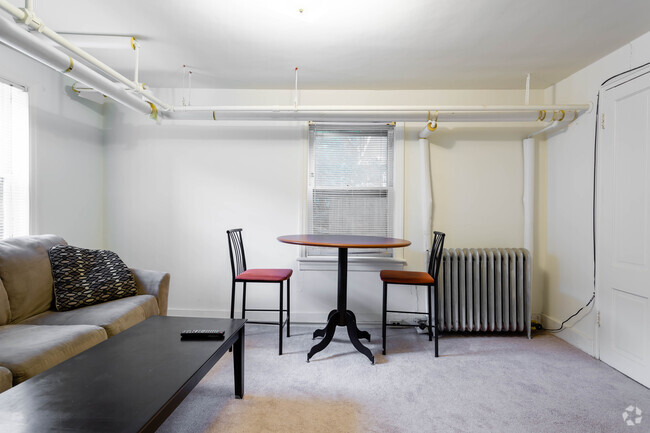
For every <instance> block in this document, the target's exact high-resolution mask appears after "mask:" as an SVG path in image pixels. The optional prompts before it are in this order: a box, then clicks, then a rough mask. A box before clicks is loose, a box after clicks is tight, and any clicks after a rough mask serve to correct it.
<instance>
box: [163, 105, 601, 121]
mask: <svg viewBox="0 0 650 433" xmlns="http://www.w3.org/2000/svg"><path fill="white" fill-rule="evenodd" d="M215 108H217V107H209V108H208V107H205V108H201V107H177V106H175V107H173V110H172V111H169V112H165V113H164V117H165V118H168V119H173V120H312V121H330V122H333V121H334V122H335V121H339V122H345V121H359V122H363V121H374V122H426V121H428V120H429V117H430V113H432V112H437V113H438V119H437V120H438V121H439V122H536V121H545V120H546V118H548V120H551V118H552V117H554V116H555V117H556V118H559V117H560V115H559V114H557V115H556V113H560V112H562V113H567V112H568V113H571V115H570V116H567V115H564V116H563V117H564V118H567V120H564V119H563V120H561V121H559V122H561V123H563V122H566V123H569V122H570V121H571V120H572V119H573V118H574V117H576V116H578V114H579V113H580V112H582V111H584V110H586V109H588V108H589V105H572V106H563V108H561V109H556V108H555V106H548V107H543V109H537V107H535V108H533V109H529V108H528V107H522V108H520V110H521V111H515V109H513V108H512V106H508V107H507V108H508V109H507V110H502V109H501V108H502V107H501V106H494V107H485V109H484V110H482V111H458V110H456V108H457V107H454V108H453V109H451V110H450V109H448V108H447V107H432V108H429V107H420V109H419V110H416V109H415V108H416V107H399V106H398V107H394V106H390V107H356V106H349V107H346V106H330V107H328V106H302V107H298V108H294V107H292V106H284V107H279V106H275V107H273V106H222V107H218V109H215ZM370 108H372V109H370Z"/></svg>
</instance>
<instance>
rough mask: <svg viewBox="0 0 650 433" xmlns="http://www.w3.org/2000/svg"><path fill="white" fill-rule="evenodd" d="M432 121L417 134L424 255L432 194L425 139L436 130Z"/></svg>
mask: <svg viewBox="0 0 650 433" xmlns="http://www.w3.org/2000/svg"><path fill="white" fill-rule="evenodd" d="M436 127H437V124H436V126H435V127H434V126H433V121H432V120H429V121H428V122H427V125H426V126H425V127H424V129H423V130H422V131H420V134H419V140H418V145H419V147H420V185H421V187H420V206H421V210H422V236H421V239H422V242H423V244H422V251H424V252H425V253H426V252H427V251H428V250H429V248H430V247H431V241H432V239H431V234H432V233H431V231H432V226H433V193H432V187H431V154H430V149H429V140H428V139H427V137H429V135H431V133H432V132H433V131H435V130H436Z"/></svg>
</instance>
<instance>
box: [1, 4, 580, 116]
mask: <svg viewBox="0 0 650 433" xmlns="http://www.w3.org/2000/svg"><path fill="white" fill-rule="evenodd" d="M26 6H27V7H26V8H24V9H20V8H17V7H15V6H13V5H12V4H11V3H9V2H8V1H7V0H0V9H4V10H5V11H7V12H9V13H10V14H11V15H13V16H14V17H15V18H16V19H17V20H19V21H21V22H22V23H24V24H25V25H28V26H30V27H31V28H33V29H35V30H37V31H38V32H40V33H43V34H44V35H45V36H47V37H48V38H50V39H51V40H53V41H54V42H56V43H57V44H59V45H61V46H62V47H64V48H66V49H68V50H70V51H71V52H73V53H75V54H77V55H78V56H80V57H81V58H82V59H84V60H85V61H87V62H89V63H90V64H92V65H94V66H96V67H97V68H99V69H100V70H102V71H103V72H104V73H105V74H107V76H109V77H111V78H114V79H116V80H118V81H119V82H120V83H122V84H123V85H126V86H127V87H128V91H127V90H126V89H123V88H122V87H121V86H120V85H118V83H115V82H113V81H110V80H108V79H106V78H105V77H104V76H102V75H100V74H99V73H97V72H95V71H93V70H91V69H89V68H88V67H86V66H84V65H82V64H81V63H80V62H77V63H70V64H71V65H73V68H76V71H74V70H68V69H69V67H65V68H63V67H62V66H61V64H60V63H61V59H62V58H66V59H69V61H70V62H72V59H71V58H69V57H68V56H67V55H65V54H63V53H60V52H59V54H61V55H62V56H63V57H61V56H56V55H55V54H54V53H53V52H52V51H51V50H48V48H47V47H48V45H47V44H46V43H45V42H44V41H42V40H40V39H39V38H37V37H35V36H33V35H30V34H28V33H27V32H26V31H24V29H22V28H20V27H19V26H18V25H17V24H15V23H11V24H10V23H9V22H7V21H6V20H4V19H1V21H2V22H1V23H0V25H1V26H0V33H3V34H0V40H1V41H4V42H5V43H7V44H8V45H9V46H10V47H13V48H15V49H17V50H18V51H21V52H23V53H24V54H26V55H28V56H30V57H32V58H34V59H36V60H38V61H40V62H41V63H44V64H46V65H48V66H50V67H52V68H54V69H56V70H58V71H60V72H63V73H67V74H68V75H70V76H72V77H74V78H76V79H78V80H79V81H81V82H83V83H84V84H86V85H89V86H91V87H93V88H95V89H96V90H97V91H98V92H100V93H102V94H105V95H108V96H110V97H111V98H112V99H115V100H117V101H118V102H121V103H123V104H125V105H127V106H129V107H130V108H133V109H135V110H136V111H143V107H145V104H146V106H148V107H149V109H148V110H147V111H148V114H151V115H152V117H156V115H157V111H158V110H157V108H156V106H154V105H153V104H150V103H149V102H144V101H137V102H136V101H135V100H134V99H133V98H131V97H129V96H124V95H125V94H126V95H128V92H130V91H134V92H136V93H137V94H139V95H141V96H142V97H143V98H145V99H146V100H147V101H150V102H152V103H154V104H156V105H157V106H158V107H160V108H161V109H162V110H168V112H166V113H165V114H166V115H165V116H164V117H168V118H170V119H192V120H201V119H206V120H208V119H213V120H271V121H273V120H313V121H373V122H395V121H426V120H427V119H428V118H429V116H430V113H431V112H433V111H437V112H438V113H439V118H438V120H439V121H441V122H496V121H498V122H521V121H523V122H527V121H551V120H553V121H555V120H557V121H558V122H570V121H569V120H567V119H565V117H567V118H569V117H571V116H565V113H571V112H572V113H573V116H572V117H573V118H575V117H577V116H578V115H579V113H581V112H583V111H585V110H588V109H589V108H590V105H586V104H583V105H565V106H555V105H550V106H516V105H509V106H482V105H479V106H453V107H429V106H306V107H305V106H303V107H298V106H296V105H294V106H282V107H281V106H251V107H248V106H204V107H189V106H173V107H172V106H170V105H169V104H167V103H165V102H164V101H162V100H160V99H158V98H157V97H155V96H154V95H153V94H151V92H149V91H147V90H144V89H143V86H141V85H140V84H138V83H136V82H133V81H131V80H129V79H128V78H126V77H124V76H122V75H121V74H119V73H118V72H116V71H115V70H113V69H112V68H110V67H109V66H107V65H106V64H104V63H102V62H100V61H99V60H97V59H96V58H95V57H93V56H92V55H90V54H88V53H87V52H85V51H83V50H82V49H80V48H78V47H77V46H75V45H73V44H72V43H70V42H69V41H68V40H67V39H65V38H64V37H62V36H61V35H59V34H57V33H56V32H54V31H53V30H51V29H50V28H48V27H47V26H46V25H45V24H44V23H43V22H42V20H41V19H40V18H39V17H37V16H36V15H34V12H33V9H32V7H31V2H30V1H27V3H26ZM19 33H24V35H27V36H25V37H20V35H19ZM24 35H23V36H24ZM29 37H31V38H29ZM49 48H51V49H52V50H53V48H52V47H49ZM136 68H137V66H136ZM130 96H133V95H130ZM135 99H138V98H135ZM551 113H552V114H553V115H552V118H549V117H551V116H550V114H551ZM560 113H561V116H560ZM547 114H548V116H547ZM556 115H557V118H556Z"/></svg>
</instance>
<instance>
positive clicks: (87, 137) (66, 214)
mask: <svg viewBox="0 0 650 433" xmlns="http://www.w3.org/2000/svg"><path fill="white" fill-rule="evenodd" d="M0 76H2V77H3V78H5V79H8V80H9V81H12V82H15V83H18V84H21V85H24V86H27V87H28V88H29V107H30V108H29V110H30V112H29V114H30V135H31V137H30V141H31V161H32V176H31V178H32V185H31V188H32V194H31V197H32V202H31V215H32V217H31V220H32V221H31V226H32V227H31V233H33V234H42V233H54V234H58V235H60V236H63V238H65V239H66V240H67V241H68V242H69V243H70V244H73V245H78V246H83V247H88V248H99V247H102V246H103V213H104V210H103V203H104V196H103V184H104V183H103V177H104V174H103V146H102V142H103V114H102V107H101V106H93V105H90V104H83V103H80V102H79V101H77V100H76V99H77V98H76V97H74V96H70V90H69V87H70V85H71V84H72V83H71V82H68V81H66V80H67V79H66V78H65V77H63V75H61V74H60V73H58V72H55V71H53V70H51V69H49V68H47V67H45V66H43V65H41V64H39V63H37V62H35V61H33V60H31V59H29V58H28V57H26V56H24V55H23V54H20V53H18V52H16V51H14V50H12V49H10V48H7V47H6V46H4V45H0Z"/></svg>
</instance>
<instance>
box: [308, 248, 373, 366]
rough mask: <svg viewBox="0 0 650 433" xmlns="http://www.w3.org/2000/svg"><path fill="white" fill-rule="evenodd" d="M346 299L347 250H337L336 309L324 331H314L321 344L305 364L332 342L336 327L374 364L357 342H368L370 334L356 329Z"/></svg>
mask: <svg viewBox="0 0 650 433" xmlns="http://www.w3.org/2000/svg"><path fill="white" fill-rule="evenodd" d="M347 299H348V249H347V248H339V262H338V291H337V308H336V310H332V311H330V313H329V315H328V316H327V325H326V326H325V328H324V329H317V330H315V331H314V335H313V338H316V337H324V338H323V340H322V341H321V342H319V343H318V344H316V345H315V346H314V347H312V348H311V350H310V351H309V354H308V355H307V362H309V360H310V359H311V357H312V356H314V355H315V354H316V353H318V352H320V351H321V350H323V349H325V348H326V347H327V345H328V344H329V343H330V341H332V337H334V332H336V327H337V326H345V327H346V328H347V330H348V336H349V337H350V341H351V342H352V345H353V346H354V347H355V348H356V349H357V350H358V351H359V352H361V353H363V354H364V355H366V356H367V357H368V359H369V360H370V362H372V363H373V364H374V363H375V357H374V356H373V354H372V352H371V351H370V349H368V348H367V347H365V346H364V345H363V344H361V342H360V341H359V338H365V339H366V340H368V341H370V334H369V333H368V332H366V331H361V330H360V329H359V328H357V318H356V317H355V315H354V313H353V312H352V311H349V310H348V309H347Z"/></svg>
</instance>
